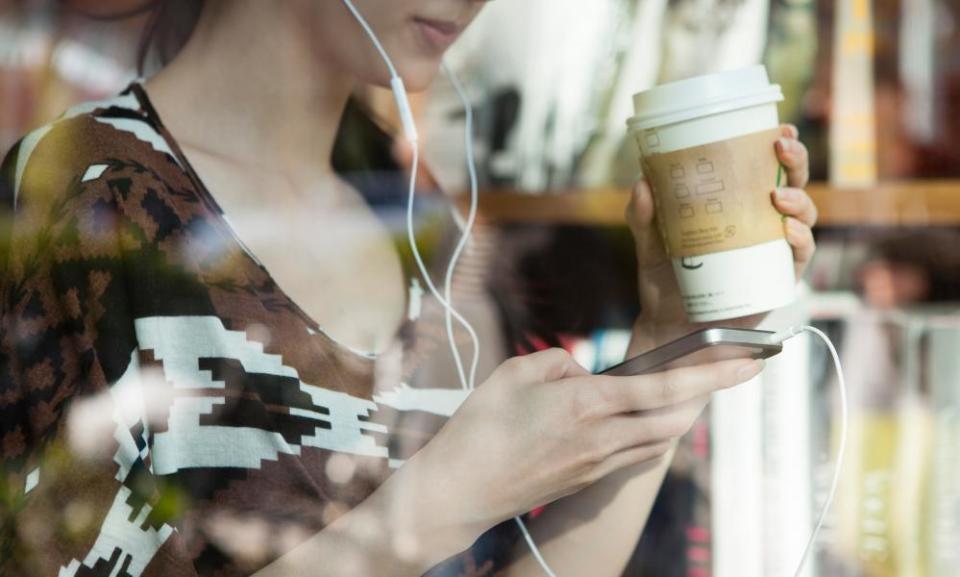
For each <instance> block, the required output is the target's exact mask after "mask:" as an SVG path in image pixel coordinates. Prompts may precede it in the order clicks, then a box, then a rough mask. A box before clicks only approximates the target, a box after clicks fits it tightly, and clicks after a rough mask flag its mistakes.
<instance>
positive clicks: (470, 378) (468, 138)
mask: <svg viewBox="0 0 960 577" xmlns="http://www.w3.org/2000/svg"><path fill="white" fill-rule="evenodd" d="M343 3H344V5H345V6H346V7H347V9H348V10H349V11H350V13H351V14H353V17H354V19H356V21H357V22H358V23H359V24H360V26H361V28H363V31H364V32H365V33H366V35H367V37H368V38H370V41H371V42H372V43H373V45H374V47H375V48H376V50H377V52H378V53H379V54H380V57H381V58H382V59H383V62H384V64H386V66H387V70H388V71H389V72H390V86H391V88H392V89H393V95H394V99H395V100H396V102H397V109H398V110H399V113H400V119H401V122H402V123H403V129H404V133H405V135H406V138H407V141H408V142H409V143H410V146H411V147H412V148H413V160H412V163H411V167H410V185H409V190H408V195H407V242H408V243H409V244H410V252H411V253H413V258H414V260H415V261H416V263H417V268H418V270H419V271H420V275H421V276H422V277H423V280H424V283H425V284H426V285H427V288H428V289H429V290H430V293H431V294H432V295H433V296H434V298H436V299H437V301H438V302H439V303H440V305H441V306H443V308H444V311H445V315H444V320H445V323H446V329H447V342H448V344H449V346H450V352H451V354H452V355H453V360H454V364H455V365H456V367H457V375H458V377H459V378H460V384H461V386H462V387H463V388H464V389H466V390H468V391H470V390H473V388H474V386H475V384H476V374H477V366H478V364H479V360H480V340H479V338H478V337H477V333H476V331H475V330H474V328H473V326H472V325H471V324H470V323H469V322H468V321H467V320H466V319H465V318H463V316H462V315H461V314H460V313H459V312H457V310H456V309H454V308H453V305H452V303H451V301H452V294H451V293H452V286H453V274H454V271H455V269H456V266H457V262H458V261H459V259H460V256H461V254H462V253H463V250H464V249H465V247H466V245H467V242H468V240H469V238H470V232H471V230H472V229H473V225H474V223H475V221H476V215H477V195H478V190H477V188H478V187H477V168H476V163H475V162H474V156H473V107H472V106H471V105H470V101H469V99H468V98H467V96H466V94H465V93H464V90H463V87H462V86H461V85H460V82H459V80H458V79H457V77H456V75H455V74H453V71H451V70H450V69H449V68H448V67H447V66H446V64H444V66H443V70H444V73H445V74H446V75H447V77H448V78H449V79H450V83H451V84H452V85H453V88H454V90H455V91H456V93H457V97H458V98H459V99H460V101H461V103H462V104H463V107H464V111H465V113H466V127H465V134H464V146H465V147H466V161H467V169H468V172H469V175H470V210H469V213H468V215H467V222H466V224H465V225H464V227H463V231H462V233H461V236H460V241H459V242H458V243H457V246H456V248H455V249H454V252H453V255H452V256H451V258H450V263H449V264H448V265H447V272H446V275H445V276H444V286H443V293H444V294H443V295H441V294H440V293H439V291H437V288H436V286H435V285H434V284H433V280H432V279H431V278H430V274H429V272H428V271H427V267H426V266H425V265H424V263H423V258H422V257H421V255H420V249H419V247H418V246H417V239H416V236H415V235H414V227H413V209H414V200H415V198H416V191H417V172H418V169H419V167H420V146H419V142H418V140H419V139H418V136H417V130H416V125H415V124H414V121H413V113H412V112H411V110H410V103H409V101H408V98H407V94H406V90H405V88H404V86H403V80H402V79H401V78H400V75H399V74H398V73H397V69H396V67H395V66H394V65H393V61H392V60H391V59H390V56H389V55H388V54H387V52H386V50H384V48H383V45H382V44H381V43H380V40H379V39H378V38H377V36H376V34H374V32H373V30H372V29H371V28H370V25H369V24H368V23H367V21H366V19H364V17H363V15H362V14H360V12H359V11H358V10H357V9H356V7H355V6H354V5H353V2H351V1H350V0H343ZM454 318H455V319H456V320H457V322H458V323H460V325H461V326H463V328H464V329H465V330H466V331H467V333H468V334H469V336H470V341H471V343H472V345H473V358H472V360H471V363H470V372H469V374H467V373H465V372H464V368H463V360H462V359H461V357H460V351H459V349H458V348H457V345H456V341H455V339H454V333H453V321H452V319H454ZM514 520H515V521H516V523H517V525H518V526H519V527H520V531H521V532H522V533H523V537H524V539H525V540H526V542H527V545H529V547H530V551H531V552H532V553H533V556H534V557H535V558H536V560H537V562H538V563H539V564H540V567H541V568H543V571H544V573H546V574H547V575H548V577H557V576H556V574H555V573H554V572H553V570H551V569H550V566H549V565H547V562H546V560H545V559H544V558H543V555H541V553H540V550H539V549H538V548H537V545H536V543H535V542H534V541H533V537H532V536H531V535H530V532H529V531H528V530H527V527H526V525H524V523H523V519H521V518H520V517H519V516H517V517H514Z"/></svg>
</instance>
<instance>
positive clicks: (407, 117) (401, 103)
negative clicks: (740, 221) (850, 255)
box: [343, 0, 847, 577]
mask: <svg viewBox="0 0 960 577" xmlns="http://www.w3.org/2000/svg"><path fill="white" fill-rule="evenodd" d="M343 3H344V5H345V6H346V7H347V9H348V10H349V11H350V13H351V14H353V16H354V18H355V19H356V20H357V22H358V23H359V24H360V26H361V27H362V28H363V30H364V32H365V33H366V35H367V36H368V37H369V38H370V40H371V42H373V45H374V47H375V48H376V50H377V52H378V53H379V54H380V57H381V58H382V59H383V61H384V63H385V64H386V66H387V70H388V71H389V73H390V84H391V88H392V89H393V94H394V98H395V100H396V102H397V108H398V110H399V113H400V119H401V122H402V123H403V129H404V133H405V136H406V138H407V141H408V142H409V143H410V146H411V147H412V148H413V159H412V163H411V167H410V182H409V190H408V195H407V219H406V220H407V223H406V224H407V241H408V243H409V244H410V251H411V252H412V253H413V257H414V260H415V261H416V264H417V269H418V270H419V271H420V275H421V276H422V277H423V280H424V282H425V283H426V285H427V288H428V289H429V290H430V293H431V294H432V295H433V297H434V298H436V299H437V301H438V302H439V303H440V305H441V306H443V308H444V320H445V324H446V330H447V343H448V345H449V346H450V352H451V354H452V355H453V360H454V364H455V365H456V368H457V376H458V377H459V379H460V384H461V386H462V387H463V388H464V389H465V390H468V391H471V390H473V389H474V387H475V384H476V374H477V366H478V364H479V359H480V340H479V338H478V337H477V333H476V331H475V330H474V328H473V326H472V325H471V324H470V323H469V322H468V321H467V320H466V319H465V318H464V317H463V316H462V315H461V314H460V313H459V312H458V311H457V310H456V309H455V308H454V307H453V303H452V301H453V297H452V294H451V293H452V286H453V275H454V272H455V269H456V266H457V262H458V261H459V260H460V256H461V255H462V253H463V251H464V249H465V248H466V246H467V243H468V242H469V239H470V233H471V231H472V230H473V226H474V223H475V222H476V216H477V197H478V186H477V169H476V163H475V161H474V155H473V107H472V106H471V105H470V101H469V99H468V98H467V96H466V94H465V92H464V90H463V87H462V85H461V84H460V81H459V80H458V79H457V77H456V75H455V74H454V73H453V71H452V70H450V69H449V68H448V67H447V65H446V64H445V63H444V64H443V71H444V73H445V74H446V75H447V77H448V78H449V79H450V83H451V84H452V85H453V88H454V90H455V91H456V93H457V97H458V98H459V99H460V102H461V103H462V104H463V107H464V112H465V114H466V127H465V132H464V146H465V151H466V162H467V170H468V173H469V178H470V209H469V212H468V215H467V221H466V223H465V224H464V226H463V228H462V233H461V235H460V240H459V242H458V243H457V246H456V248H455V249H454V251H453V255H452V256H451V257H450V262H449V264H448V265H447V271H446V274H445V275H444V283H443V294H442V295H441V294H440V292H439V291H438V290H437V287H436V286H435V285H434V283H433V280H432V279H431V277H430V273H429V271H428V270H427V267H426V265H425V264H424V262H423V258H422V257H421V255H420V249H419V247H418V246H417V239H416V235H415V234H414V226H413V211H414V206H415V202H414V201H415V199H416V191H417V173H418V171H419V167H420V146H419V139H418V136H417V130H416V125H415V124H414V121H413V113H412V111H411V110H410V103H409V101H408V98H407V93H406V89H405V88H404V86H403V80H402V79H401V78H400V76H399V74H397V70H396V68H395V67H394V65H393V61H392V60H391V59H390V56H389V55H388V54H387V52H386V50H384V48H383V45H382V44H381V43H380V40H379V39H378V38H377V36H376V34H374V32H373V30H372V29H371V28H370V25H369V24H368V23H367V21H366V20H365V19H364V18H363V16H362V15H361V14H360V12H359V11H358V10H357V9H356V7H355V6H354V5H353V3H352V2H351V1H350V0H343ZM453 319H456V320H457V322H458V323H459V324H460V325H461V326H463V328H464V329H465V330H466V331H467V333H468V334H469V336H470V341H471V344H472V345H473V358H472V359H471V363H470V371H469V373H467V372H465V371H464V367H463V360H462V358H461V356H460V351H459V349H458V348H457V344H456V340H455V339H454V332H453ZM801 332H809V333H811V334H814V335H816V336H818V337H820V338H821V339H822V340H823V342H824V343H825V344H826V345H827V348H828V349H829V351H830V355H831V357H832V358H833V362H834V366H835V367H836V371H837V378H838V380H839V384H840V404H841V433H840V447H839V450H838V452H837V462H836V465H835V470H834V475H833V480H832V482H831V484H830V492H829V493H828V495H827V500H826V502H825V503H824V505H823V508H822V510H821V511H820V514H819V515H818V518H817V523H816V526H815V527H814V530H813V533H812V534H811V535H810V539H809V540H808V541H807V544H806V546H805V547H804V550H803V554H802V555H801V557H800V562H799V564H798V565H797V569H796V572H795V573H794V577H799V576H800V573H801V570H802V569H803V566H804V564H805V563H806V560H807V558H808V557H809V555H810V551H811V550H812V549H813V545H814V543H815V541H816V537H817V534H818V533H819V532H820V528H821V527H822V526H823V521H824V519H825V518H826V514H827V511H828V510H829V508H830V505H831V504H832V503H833V498H834V496H835V494H836V491H837V485H838V484H839V480H840V471H841V467H842V464H843V456H844V452H845V450H846V442H847V394H846V382H845V380H844V377H843V368H842V367H841V366H840V357H839V355H837V351H836V348H834V346H833V343H832V342H830V339H829V337H827V335H826V334H825V333H823V331H821V330H820V329H817V328H815V327H809V326H805V327H796V328H792V329H789V330H788V331H785V332H784V333H780V334H779V335H778V336H779V337H780V340H781V341H783V340H786V339H788V338H791V337H794V336H796V335H798V334H800V333H801ZM514 521H516V523H517V525H518V527H519V528H520V532H521V533H522V534H523V538H524V540H525V541H526V543H527V545H528V546H529V547H530V552H531V553H532V554H533V556H534V558H535V559H536V560H537V563H539V564H540V567H541V568H542V569H543V572H544V573H545V574H546V575H547V576H548V577H557V575H556V573H554V572H553V570H552V569H551V568H550V565H549V564H547V561H546V559H544V558H543V555H542V554H541V553H540V549H539V548H538V547H537V544H536V543H535V542H534V540H533V536H532V535H531V534H530V531H529V530H528V529H527V526H526V525H525V524H524V522H523V519H522V518H521V517H520V516H516V517H514Z"/></svg>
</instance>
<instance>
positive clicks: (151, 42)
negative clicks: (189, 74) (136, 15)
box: [137, 0, 204, 75]
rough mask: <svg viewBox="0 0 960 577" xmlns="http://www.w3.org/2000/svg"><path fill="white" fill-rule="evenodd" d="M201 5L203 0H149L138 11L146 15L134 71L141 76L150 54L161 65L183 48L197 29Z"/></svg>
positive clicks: (201, 9)
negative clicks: (147, 14) (148, 13)
mask: <svg viewBox="0 0 960 577" xmlns="http://www.w3.org/2000/svg"><path fill="white" fill-rule="evenodd" d="M203 4H204V0H152V1H151V2H148V3H147V4H145V5H144V6H143V7H142V8H141V10H142V11H144V12H147V11H148V12H150V16H149V18H148V19H147V23H146V26H145V27H144V29H143V36H142V37H141V38H140V47H139V49H138V50H137V71H138V72H139V73H140V74H141V75H142V74H143V73H144V71H145V70H146V67H147V58H148V57H149V56H150V54H151V51H153V53H154V54H155V55H156V59H157V62H158V64H159V65H160V66H163V65H165V64H167V63H168V62H170V60H172V59H173V57H174V56H176V54H177V52H179V51H180V49H181V48H183V45H184V44H186V42H187V40H188V39H189V38H190V35H191V34H192V33H193V30H194V28H196V26H197V21H198V20H199V19H200V13H201V12H202V11H203Z"/></svg>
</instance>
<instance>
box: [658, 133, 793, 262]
mask: <svg viewBox="0 0 960 577" xmlns="http://www.w3.org/2000/svg"><path fill="white" fill-rule="evenodd" d="M779 135H780V131H779V129H772V130H765V131H762V132H754V133H752V134H747V135H745V136H741V137H738V138H734V139H730V140H724V141H721V142H713V143H710V144H705V145H703V146H694V147H691V148H684V149H682V150H676V151H673V152H668V153H665V154H655V155H651V156H648V157H646V158H645V159H644V160H643V164H644V173H645V175H646V177H647V179H648V180H649V181H650V185H651V186H652V187H653V191H654V195H653V196H654V202H655V204H656V208H657V221H658V223H659V227H660V232H661V234H662V235H663V239H664V247H665V248H666V250H667V254H669V255H670V256H671V257H674V258H678V257H686V256H698V255H703V254H710V253H715V252H722V251H728V250H733V249H737V248H744V247H748V246H753V245H757V244H762V243H765V242H770V241H773V240H777V239H782V238H784V229H783V222H782V217H781V215H780V213H779V212H777V209H776V208H774V206H773V202H772V201H771V199H770V193H771V192H772V191H773V189H774V188H775V187H776V186H777V184H778V183H777V180H778V177H779V174H780V165H779V161H778V159H777V156H776V152H775V150H774V146H773V145H774V143H775V142H776V140H777V138H779Z"/></svg>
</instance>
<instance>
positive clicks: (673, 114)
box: [627, 64, 783, 130]
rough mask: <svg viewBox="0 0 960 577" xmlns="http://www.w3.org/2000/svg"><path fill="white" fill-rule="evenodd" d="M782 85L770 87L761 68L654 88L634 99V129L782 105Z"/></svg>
mask: <svg viewBox="0 0 960 577" xmlns="http://www.w3.org/2000/svg"><path fill="white" fill-rule="evenodd" d="M781 100H783V93H782V92H781V91H780V85H779V84H770V79H769V78H768V77H767V69H766V68H765V67H764V66H763V65H762V64H758V65H756V66H749V67H747V68H740V69H737V70H729V71H726V72H717V73H714V74H707V75H704V76H697V77H694V78H688V79H686V80H679V81H677V82H671V83H669V84H662V85H660V86H655V87H654V88H651V89H650V90H645V91H643V92H638V93H637V94H635V95H634V96H633V108H634V111H635V112H636V116H634V117H633V118H631V119H630V120H628V121H627V125H628V126H629V127H630V128H631V129H636V130H644V129H647V128H653V127H655V126H666V125H668V124H673V123H675V122H683V121H685V120H690V119H692V118H697V117H702V116H709V115H711V114H718V113H720V112H727V111H730V110H737V109H740V108H747V107H750V106H756V105H759V104H768V103H772V102H780V101H781Z"/></svg>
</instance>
